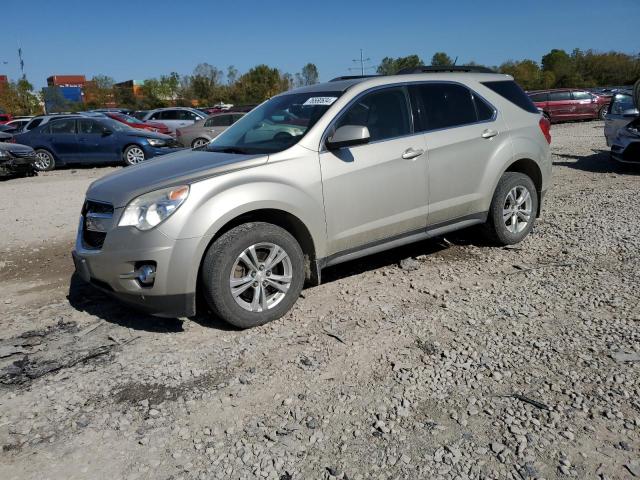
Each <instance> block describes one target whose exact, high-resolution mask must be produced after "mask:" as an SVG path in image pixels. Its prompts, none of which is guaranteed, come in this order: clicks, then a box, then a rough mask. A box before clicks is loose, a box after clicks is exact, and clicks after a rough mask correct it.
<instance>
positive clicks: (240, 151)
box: [209, 147, 248, 155]
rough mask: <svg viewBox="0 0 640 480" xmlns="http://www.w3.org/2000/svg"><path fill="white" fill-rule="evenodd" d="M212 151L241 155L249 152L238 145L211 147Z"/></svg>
mask: <svg viewBox="0 0 640 480" xmlns="http://www.w3.org/2000/svg"><path fill="white" fill-rule="evenodd" d="M209 151H210V152H220V153H238V154H240V155H246V154H247V153H248V152H247V151H246V150H243V149H241V148H238V147H220V148H215V147H214V148H209Z"/></svg>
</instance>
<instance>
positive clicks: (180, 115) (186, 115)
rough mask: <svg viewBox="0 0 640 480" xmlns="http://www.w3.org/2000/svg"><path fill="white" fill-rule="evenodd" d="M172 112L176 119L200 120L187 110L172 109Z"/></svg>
mask: <svg viewBox="0 0 640 480" xmlns="http://www.w3.org/2000/svg"><path fill="white" fill-rule="evenodd" d="M174 112H175V114H176V115H177V119H178V120H200V117H199V116H197V115H196V114H195V113H193V112H190V111H189V110H174ZM172 120H173V119H172Z"/></svg>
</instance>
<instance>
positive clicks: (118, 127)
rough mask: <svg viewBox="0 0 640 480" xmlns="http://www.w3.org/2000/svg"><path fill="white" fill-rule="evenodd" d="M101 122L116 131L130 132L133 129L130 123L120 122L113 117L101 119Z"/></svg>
mask: <svg viewBox="0 0 640 480" xmlns="http://www.w3.org/2000/svg"><path fill="white" fill-rule="evenodd" d="M100 123H102V124H103V125H104V126H105V127H107V128H108V129H109V130H112V131H114V132H129V131H131V130H133V128H131V127H130V126H129V125H126V124H124V123H122V122H118V121H116V120H112V119H111V118H104V119H102V118H101V119H100Z"/></svg>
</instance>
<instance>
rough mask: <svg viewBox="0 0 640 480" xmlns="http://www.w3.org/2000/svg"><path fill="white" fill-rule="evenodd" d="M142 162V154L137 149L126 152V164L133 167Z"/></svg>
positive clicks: (140, 150)
mask: <svg viewBox="0 0 640 480" xmlns="http://www.w3.org/2000/svg"><path fill="white" fill-rule="evenodd" d="M143 161H144V152H143V151H142V149H141V148H139V147H133V148H130V149H129V150H127V163H129V164H131V165H135V164H136V163H142V162H143Z"/></svg>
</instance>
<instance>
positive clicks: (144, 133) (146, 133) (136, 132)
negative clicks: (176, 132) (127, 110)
mask: <svg viewBox="0 0 640 480" xmlns="http://www.w3.org/2000/svg"><path fill="white" fill-rule="evenodd" d="M122 133H124V134H125V135H128V136H130V137H141V138H157V139H158V140H166V141H168V142H170V141H172V140H173V137H171V136H169V135H165V134H164V133H159V132H152V131H151V130H141V129H135V128H132V129H131V131H127V132H122Z"/></svg>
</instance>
